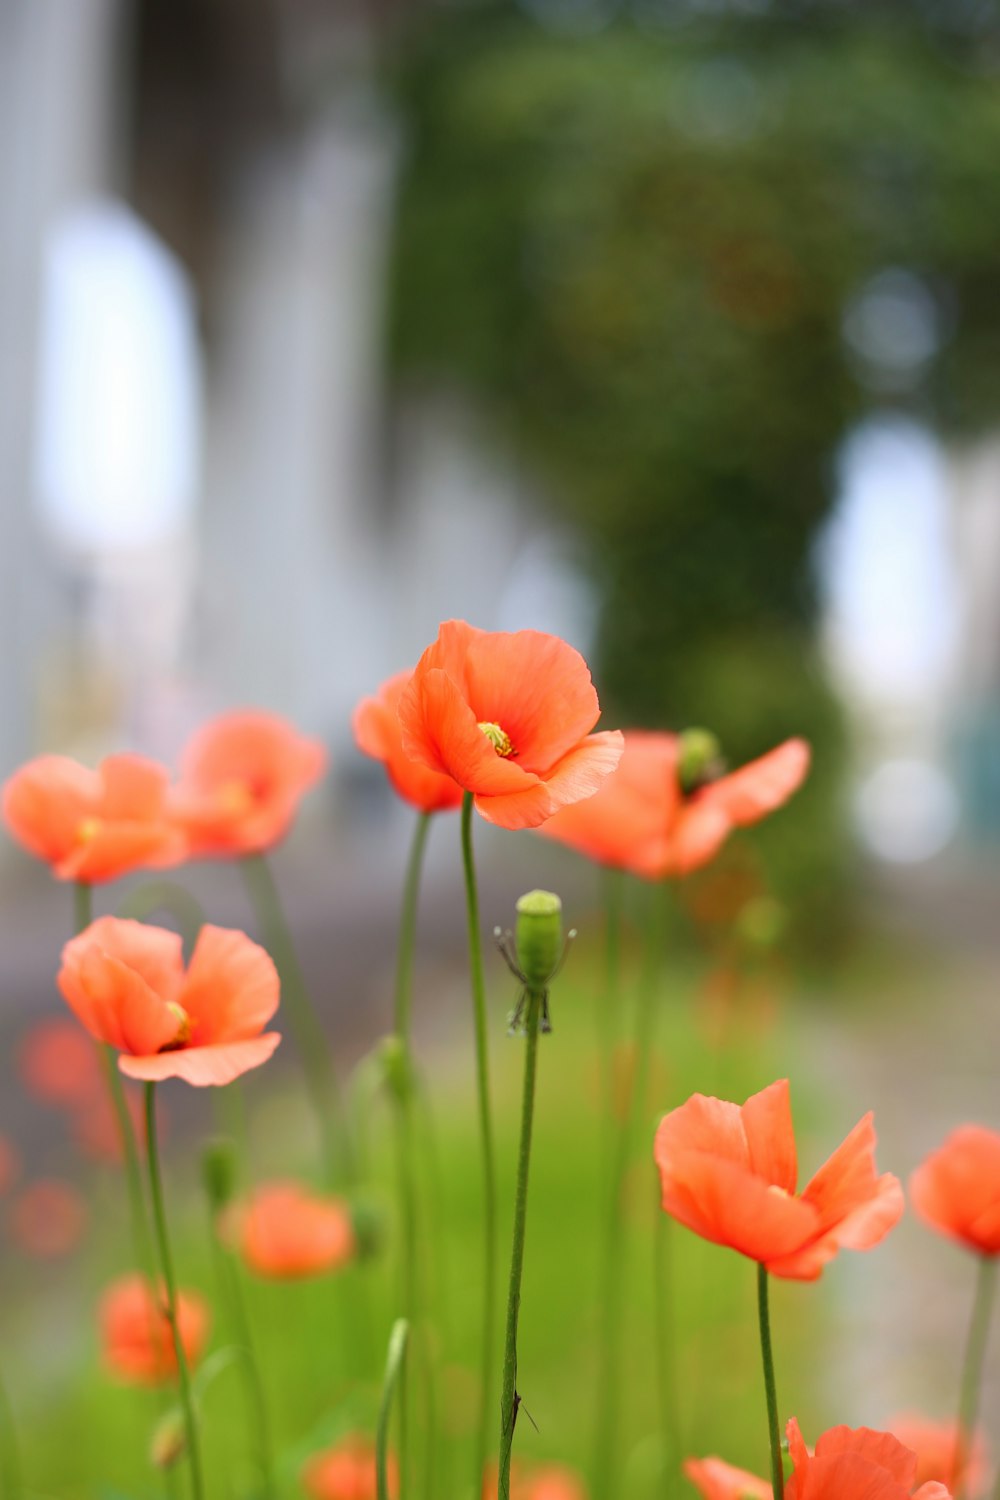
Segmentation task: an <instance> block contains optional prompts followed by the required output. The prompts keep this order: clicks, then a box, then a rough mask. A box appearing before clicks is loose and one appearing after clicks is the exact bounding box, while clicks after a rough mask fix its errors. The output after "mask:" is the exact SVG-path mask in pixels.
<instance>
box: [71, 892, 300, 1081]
mask: <svg viewBox="0 0 1000 1500" xmlns="http://www.w3.org/2000/svg"><path fill="white" fill-rule="evenodd" d="M58 984H59V988H60V990H61V991H62V995H63V998H64V999H65V1000H66V1002H67V1004H68V1005H69V1007H70V1009H71V1010H72V1011H73V1012H74V1013H75V1015H76V1016H77V1018H78V1019H79V1020H80V1021H82V1022H83V1024H84V1026H85V1027H86V1028H87V1030H88V1031H89V1032H90V1034H91V1036H95V1037H96V1038H97V1040H98V1041H99V1042H107V1043H108V1044H109V1046H112V1047H115V1048H116V1049H117V1050H118V1051H119V1052H120V1053H121V1056H120V1057H119V1059H118V1066H119V1068H120V1069H121V1071H122V1072H123V1073H125V1074H127V1076H128V1077H129V1078H141V1079H143V1080H145V1081H146V1082H150V1083H152V1082H157V1081H159V1080H160V1079H163V1078H183V1079H184V1081H185V1082H186V1083H191V1084H195V1085H196V1086H198V1087H201V1086H203V1085H206V1084H222V1083H231V1082H232V1080H233V1079H234V1078H238V1077H239V1076H240V1074H241V1073H246V1072H247V1071H248V1069H250V1068H256V1067H259V1066H260V1064H261V1063H264V1062H266V1061H267V1059H268V1058H269V1057H270V1056H271V1054H272V1052H273V1051H274V1049H275V1047H276V1046H277V1045H278V1042H279V1041H280V1040H281V1038H280V1037H279V1035H278V1033H277V1032H275V1031H268V1032H264V1034H263V1035H262V1034H261V1033H262V1032H263V1028H264V1026H265V1025H266V1024H267V1022H268V1021H269V1020H270V1019H271V1017H272V1016H273V1015H274V1013H275V1011H276V1010H277V1008H278V971H277V970H276V969H275V967H274V964H273V963H272V962H271V959H270V958H269V957H268V955H267V954H266V953H265V952H264V950H263V948H259V947H258V946H257V944H256V943H252V942H251V941H250V939H249V938H248V937H247V936H246V934H245V933H243V932H232V931H229V930H227V929H225V928H222V927H210V926H205V927H203V928H202V929H201V932H200V933H199V935H198V941H197V943H196V944H195V949H194V953H193V954H192V955H191V962H190V964H189V965H188V968H187V971H186V972H185V969H184V957H183V953H182V951H181V940H180V937H179V936H178V935H177V933H175V932H167V931H166V930H165V929H164V928H162V927H152V926H150V925H148V924H146V923H144V922H131V921H127V920H124V919H122V918H119V917H99V918H98V920H97V921H96V922H92V923H91V924H90V926H89V927H87V928H86V929H85V930H84V931H83V932H81V933H80V935H79V936H78V937H75V938H72V939H71V940H70V941H69V942H68V943H67V944H66V946H65V948H64V949H63V953H62V968H61V969H60V971H59V978H58Z"/></svg>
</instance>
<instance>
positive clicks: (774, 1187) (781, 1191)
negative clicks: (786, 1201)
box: [767, 1182, 792, 1198]
mask: <svg viewBox="0 0 1000 1500" xmlns="http://www.w3.org/2000/svg"><path fill="white" fill-rule="evenodd" d="M767 1190H768V1192H769V1193H775V1194H776V1195H777V1196H778V1197H779V1198H790V1197H791V1196H792V1195H791V1193H790V1192H789V1191H788V1189H787V1188H783V1187H779V1186H778V1184H777V1183H776V1182H769V1183H768V1185H767Z"/></svg>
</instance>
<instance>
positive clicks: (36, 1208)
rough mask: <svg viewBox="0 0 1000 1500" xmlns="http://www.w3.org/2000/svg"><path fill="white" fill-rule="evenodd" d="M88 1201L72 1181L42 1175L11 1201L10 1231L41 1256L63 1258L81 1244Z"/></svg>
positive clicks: (24, 1246) (23, 1247)
mask: <svg viewBox="0 0 1000 1500" xmlns="http://www.w3.org/2000/svg"><path fill="white" fill-rule="evenodd" d="M86 1228H87V1205H86V1203H85V1202H84V1200H83V1197H82V1195H81V1194H80V1193H79V1192H78V1191H77V1189H76V1188H75V1187H73V1185H72V1183H69V1182H63V1181H61V1180H60V1179H59V1178H56V1177H51V1178H49V1177H41V1178H39V1179H38V1180H37V1181H36V1182H32V1183H29V1185H28V1186H27V1187H26V1188H24V1189H23V1190H22V1191H21V1192H20V1193H18V1195H17V1197H16V1198H15V1199H14V1201H13V1203H12V1204H11V1209H10V1235H11V1239H12V1240H13V1241H14V1243H15V1244H16V1245H17V1247H18V1249H20V1250H23V1251H24V1252H25V1254H26V1255H30V1256H34V1257H37V1258H38V1259H40V1260H59V1259H61V1258H62V1256H64V1255H70V1254H72V1252H73V1251H74V1250H75V1249H76V1248H77V1246H78V1245H79V1244H80V1241H81V1240H82V1239H83V1236H84V1232H85V1230H86Z"/></svg>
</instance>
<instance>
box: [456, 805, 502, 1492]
mask: <svg viewBox="0 0 1000 1500" xmlns="http://www.w3.org/2000/svg"><path fill="white" fill-rule="evenodd" d="M462 867H463V870H464V874H465V910H466V919H467V923H468V929H469V972H470V978H471V981H472V1008H473V1018H474V1021H475V1032H476V1086H477V1092H478V1098H479V1138H480V1146H481V1151H482V1172H483V1304H482V1307H483V1311H482V1350H481V1364H480V1369H481V1372H482V1377H481V1381H482V1383H481V1386H480V1393H479V1418H478V1425H477V1428H476V1437H475V1445H474V1451H473V1462H474V1464H475V1469H474V1471H473V1481H474V1487H473V1490H472V1493H473V1494H474V1495H478V1494H479V1492H480V1490H481V1489H482V1483H483V1468H484V1466H485V1463H486V1449H487V1441H488V1440H487V1436H486V1434H487V1428H488V1425H489V1415H490V1389H491V1384H492V1375H493V1304H494V1297H495V1293H496V1169H495V1166H494V1152H493V1122H492V1118H491V1115H490V1069H489V1049H488V1032H487V1024H486V984H485V981H484V978H483V949H482V940H481V937H480V931H479V894H478V891H477V889H476V869H475V864H474V863H473V857H472V794H471V793H470V792H466V794H465V796H464V798H463V799H462Z"/></svg>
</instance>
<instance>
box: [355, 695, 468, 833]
mask: <svg viewBox="0 0 1000 1500" xmlns="http://www.w3.org/2000/svg"><path fill="white" fill-rule="evenodd" d="M412 676H413V673H412V672H397V673H396V675H395V677H390V678H389V679H388V681H387V682H383V684H382V686H381V687H380V688H379V690H378V692H377V693H376V694H375V696H374V697H373V698H362V700H361V702H360V703H359V704H358V706H357V708H356V709H355V710H354V716H353V718H352V719H351V728H352V729H353V731H354V738H355V740H356V741H357V745H358V749H359V750H362V751H363V752H364V754H365V755H370V756H371V757H372V759H373V760H380V761H381V762H382V763H383V765H384V766H385V769H386V772H387V774H388V777H389V780H390V781H391V782H392V784H393V786H394V787H395V789H396V791H397V792H398V793H399V795H400V796H401V797H402V798H403V800H404V801H405V802H409V803H411V804H412V806H413V807H416V808H419V810H420V811H421V812H425V813H435V812H449V811H450V810H451V809H452V808H454V807H459V806H460V805H461V802H462V796H463V793H462V788H461V787H460V786H459V785H458V782H457V781H453V780H452V779H451V777H450V776H442V775H441V774H440V773H439V772H438V771H429V770H428V769H427V767H426V766H425V765H421V763H420V762H419V761H416V760H411V759H410V757H409V756H408V755H406V754H404V751H403V739H402V730H401V728H400V725H399V716H398V713H397V710H398V708H399V700H400V698H401V697H402V695H403V689H404V688H405V687H406V685H407V683H408V682H409V681H410V678H411V677H412Z"/></svg>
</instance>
